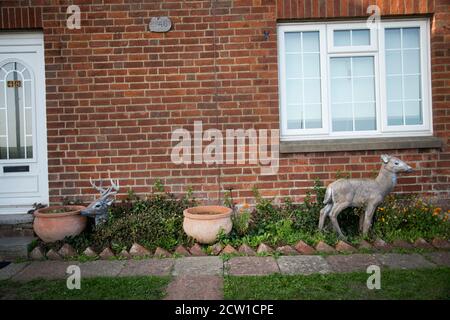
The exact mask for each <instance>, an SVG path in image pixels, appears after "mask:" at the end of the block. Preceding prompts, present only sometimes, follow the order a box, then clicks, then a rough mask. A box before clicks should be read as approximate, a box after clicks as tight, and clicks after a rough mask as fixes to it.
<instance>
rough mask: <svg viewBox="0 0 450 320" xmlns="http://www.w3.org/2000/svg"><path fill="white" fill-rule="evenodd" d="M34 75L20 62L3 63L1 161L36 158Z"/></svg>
mask: <svg viewBox="0 0 450 320" xmlns="http://www.w3.org/2000/svg"><path fill="white" fill-rule="evenodd" d="M31 88H32V78H31V74H30V72H29V70H28V69H27V68H26V67H25V66H24V65H23V64H21V63H20V62H14V61H13V62H7V63H4V64H2V65H0V160H9V159H31V158H33V130H32V128H33V125H32V124H33V122H32V111H33V103H32V100H31V99H32V98H31V97H32V92H31Z"/></svg>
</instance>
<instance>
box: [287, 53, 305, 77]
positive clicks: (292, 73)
mask: <svg viewBox="0 0 450 320" xmlns="http://www.w3.org/2000/svg"><path fill="white" fill-rule="evenodd" d="M301 74H302V60H301V55H299V54H287V55H286V76H287V77H288V78H299V77H301Z"/></svg>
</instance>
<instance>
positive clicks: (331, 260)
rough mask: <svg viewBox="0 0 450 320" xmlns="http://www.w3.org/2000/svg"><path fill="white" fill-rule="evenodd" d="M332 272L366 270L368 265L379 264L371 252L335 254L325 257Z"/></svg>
mask: <svg viewBox="0 0 450 320" xmlns="http://www.w3.org/2000/svg"><path fill="white" fill-rule="evenodd" d="M325 260H326V261H327V262H328V264H329V265H330V267H331V270H332V271H333V272H354V271H364V272H365V271H366V270H367V267H368V266H370V265H377V266H379V265H381V263H380V261H378V260H377V259H376V258H375V256H374V255H372V254H359V253H357V254H351V255H335V256H328V257H326V258H325Z"/></svg>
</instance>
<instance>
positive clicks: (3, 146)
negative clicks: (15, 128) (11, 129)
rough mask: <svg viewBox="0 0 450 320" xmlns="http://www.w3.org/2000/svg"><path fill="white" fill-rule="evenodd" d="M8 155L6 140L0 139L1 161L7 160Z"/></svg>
mask: <svg viewBox="0 0 450 320" xmlns="http://www.w3.org/2000/svg"><path fill="white" fill-rule="evenodd" d="M7 158H8V155H7V153H6V138H4V137H0V159H7Z"/></svg>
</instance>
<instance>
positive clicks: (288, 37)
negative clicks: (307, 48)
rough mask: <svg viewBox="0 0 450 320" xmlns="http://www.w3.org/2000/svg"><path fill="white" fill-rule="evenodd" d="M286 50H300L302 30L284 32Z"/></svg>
mask: <svg viewBox="0 0 450 320" xmlns="http://www.w3.org/2000/svg"><path fill="white" fill-rule="evenodd" d="M284 40H285V50H286V52H300V51H301V41H300V32H288V33H285V34H284Z"/></svg>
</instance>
